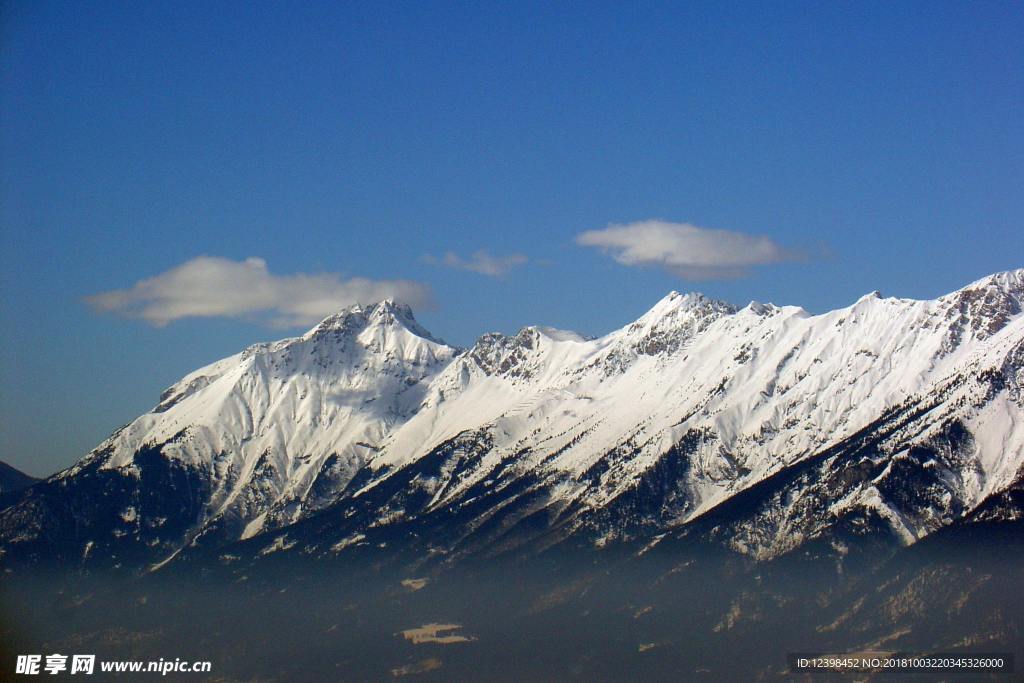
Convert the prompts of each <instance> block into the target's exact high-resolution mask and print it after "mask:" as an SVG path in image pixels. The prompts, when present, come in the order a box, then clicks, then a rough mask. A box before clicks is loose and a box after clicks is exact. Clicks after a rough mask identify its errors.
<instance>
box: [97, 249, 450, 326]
mask: <svg viewBox="0 0 1024 683" xmlns="http://www.w3.org/2000/svg"><path fill="white" fill-rule="evenodd" d="M386 298H394V299H398V300H400V301H403V302H405V303H407V304H409V305H410V306H423V305H429V304H430V303H431V297H430V290H429V289H428V288H427V286H426V285H423V284H421V283H418V282H411V281H408V280H368V279H365V278H349V279H342V278H341V277H340V276H339V275H338V274H337V273H317V274H313V275H308V274H305V273H296V274H294V275H274V274H272V273H271V272H269V271H268V270H267V262H266V261H264V260H263V259H261V258H255V257H254V258H247V259H245V260H244V261H232V260H231V259H227V258H220V257H216V256H199V257H197V258H194V259H191V260H189V261H186V262H185V263H182V264H181V265H179V266H175V267H174V268H171V269H170V270H168V271H166V272H163V273H160V274H159V275H156V276H154V277H151V278H148V279H145V280H140V281H139V282H136V283H135V285H134V286H133V287H131V288H130V289H115V290H112V291H109V292H102V293H100V294H96V295H94V296H90V297H87V298H86V303H88V304H89V305H90V306H91V307H92V308H93V309H95V310H97V311H101V312H106V313H114V314H116V315H120V316H124V317H127V318H141V319H142V320H145V321H146V322H148V323H150V324H152V325H156V326H158V327H162V326H164V325H166V324H167V323H169V322H171V321H174V320H178V319H180V318H189V317H207V318H210V317H224V318H249V319H257V320H261V321H264V322H267V323H269V324H271V325H274V326H276V327H298V326H304V325H312V324H313V323H316V322H318V321H320V320H322V319H323V318H325V317H327V316H328V315H330V314H331V313H335V312H337V311H338V310H339V309H341V308H344V307H345V306H349V305H351V304H354V303H364V304H365V303H373V302H376V301H380V300H382V299H386Z"/></svg>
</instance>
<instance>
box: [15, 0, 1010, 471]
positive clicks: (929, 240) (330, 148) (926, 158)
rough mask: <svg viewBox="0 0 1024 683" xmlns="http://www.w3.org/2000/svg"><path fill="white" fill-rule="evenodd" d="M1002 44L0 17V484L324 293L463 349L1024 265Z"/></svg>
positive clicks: (247, 13) (145, 12) (640, 13)
mask: <svg viewBox="0 0 1024 683" xmlns="http://www.w3.org/2000/svg"><path fill="white" fill-rule="evenodd" d="M1022 35H1024V8H1022V5H1021V4H1020V3H1011V2H1005V3H997V2H984V3H967V2H964V3H947V2H937V3H936V2H929V3H910V2H901V3H881V2H863V3H820V2H814V3H801V2H786V3H760V2H757V3H751V2H744V3H738V4H728V3H717V2H715V3H712V2H700V3H670V4H661V3H646V2H645V3H630V4H627V3H609V4H602V3H572V4H569V3H536V4H531V3H525V2H523V3H507V4H503V5H499V4H497V3H440V2H437V3H359V4H356V3H323V4H316V3H230V2H227V3H127V2H126V3H105V2H94V3H67V4H64V3H51V2H17V1H14V2H7V3H4V4H3V5H2V6H0V113H2V125H0V291H2V294H0V295H2V299H0V303H2V309H0V329H2V331H3V344H2V351H0V369H2V373H3V378H2V385H0V419H2V422H0V459H3V460H6V461H8V462H11V463H12V464H14V465H15V466H17V467H19V468H22V469H25V470H26V471H28V472H30V473H33V474H37V475H38V474H46V473H49V472H52V471H54V470H56V469H57V468H59V467H63V466H66V465H68V464H70V463H71V462H73V461H74V460H75V459H76V458H78V457H80V456H81V455H82V454H83V453H84V452H86V451H87V450H88V449H90V448H91V447H92V446H94V445H95V444H96V443H97V442H98V441H99V440H101V439H102V438H104V437H105V436H106V435H107V434H108V433H109V432H110V431H112V430H113V429H114V428H116V427H118V426H119V425H121V424H123V423H125V422H127V421H129V420H130V419H132V418H133V417H135V416H136V415H137V414H139V413H141V412H143V411H144V410H146V409H148V408H149V407H151V406H152V405H153V404H154V403H155V402H156V397H157V395H158V394H159V392H160V391H161V390H162V389H163V388H165V387H166V386H168V385H169V384H171V383H172V382H174V381H175V380H176V379H177V378H178V377H180V376H181V375H183V374H185V373H186V372H188V371H190V370H192V369H194V368H196V367H198V366H200V365H202V364H205V363H208V362H210V361H213V360H215V359H217V358H219V357H223V356H225V355H229V354H231V353H234V352H236V351H237V350H239V349H240V348H242V347H244V346H245V345H247V344H249V343H252V342H254V341H259V340H265V339H273V338H279V337H282V336H286V335H288V334H290V333H292V332H293V331H295V330H296V329H300V328H301V326H302V324H304V321H305V319H306V318H309V317H310V316H315V315H316V314H318V311H319V310H320V308H322V300H323V299H324V297H326V298H327V299H328V300H330V301H334V300H338V301H341V300H344V299H345V298H346V297H361V296H372V295H375V294H378V293H381V292H385V293H388V292H391V291H398V292H400V293H403V294H404V295H407V297H408V298H411V299H414V300H415V301H416V302H417V303H418V304H419V306H418V308H419V309H421V310H419V311H418V317H419V318H420V319H421V321H422V322H423V323H424V325H425V326H426V327H428V328H429V329H431V330H432V331H433V332H434V333H435V334H436V335H439V336H442V337H444V338H446V339H447V340H449V341H452V342H455V343H458V344H462V345H468V344H471V343H472V341H473V340H474V339H475V337H476V336H478V335H479V334H481V333H483V332H487V331H491V330H499V331H505V332H514V331H515V330H517V329H518V328H519V327H521V326H523V325H527V324H535V323H536V324H546V325H553V326H556V327H563V328H573V329H577V330H579V331H581V332H584V333H587V334H599V333H603V332H607V331H609V330H611V329H613V328H615V327H618V326H621V325H622V324H624V323H626V322H628V321H630V320H632V319H634V318H636V317H638V316H639V315H640V314H642V313H643V312H644V311H645V310H646V309H647V308H649V307H650V306H651V305H653V304H654V303H655V302H656V301H657V300H658V299H659V298H661V297H662V296H663V295H664V294H665V293H667V292H668V291H670V290H673V289H677V290H699V291H703V292H705V293H706V294H708V295H711V296H716V297H719V298H723V299H726V300H730V301H733V302H736V303H740V304H743V303H746V302H747V301H750V300H760V301H772V302H775V303H780V304H782V303H785V304H799V305H802V306H804V307H805V308H807V309H808V310H811V311H813V312H821V311H824V310H827V309H830V308H835V307H839V306H843V305H847V304H849V303H851V302H852V301H854V300H855V299H856V298H857V297H859V296H860V295H861V294H864V293H865V292H868V291H871V290H874V289H879V290H881V291H882V292H883V293H884V294H886V295H897V296H908V297H929V298H930V297H934V296H936V295H939V294H942V293H944V292H947V291H950V290H952V289H955V288H957V287H959V286H962V285H963V284H965V283H967V282H969V281H971V280H973V279H976V278H978V277H980V276H983V275H985V274H987V273H990V272H994V271H998V270H1005V269H1009V268H1015V267H1020V266H1024V239H1022V237H1021V235H1022V231H1021V225H1022V218H1024V203H1022V197H1024V116H1022V112H1024V49H1022V48H1024V46H1022V41H1021V38H1020V36H1022ZM658 221H660V222H658ZM610 226H618V227H610ZM584 236H586V237H584ZM474 254H476V255H477V256H474ZM201 257H208V258H205V259H203V258H201ZM197 259H198V260H197ZM246 259H250V260H249V261H246ZM688 259H689V260H688ZM353 278H361V279H359V280H355V281H353ZM140 281H144V282H147V284H144V285H142V286H140V287H136V283H139V282H140ZM183 282H184V283H186V284H189V285H190V286H188V287H184V288H183V287H182V283H183ZM224 283H228V284H227V285H224ZM231 283H245V284H244V286H243V285H237V289H238V291H228V292H225V287H226V289H227V290H230V289H231V287H232V284H231ZM204 287H205V288H206V289H205V290H203V288H204ZM196 290H203V291H196ZM253 292H260V294H258V295H257V294H253ZM229 295H230V296H229ZM90 297H92V298H90ZM224 297H228V300H224ZM317 297H320V299H317ZM331 297H334V298H333V299H332V298H331ZM317 301H321V303H320V304H317V303H316V302H317ZM196 312H205V313H206V315H205V316H204V317H197V316H195V315H192V314H194V313H196ZM183 316H184V317H183Z"/></svg>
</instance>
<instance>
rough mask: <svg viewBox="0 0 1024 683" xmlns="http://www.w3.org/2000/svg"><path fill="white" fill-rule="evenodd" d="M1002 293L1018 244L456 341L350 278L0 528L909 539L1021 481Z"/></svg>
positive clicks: (103, 447) (101, 541)
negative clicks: (943, 284)
mask: <svg viewBox="0 0 1024 683" xmlns="http://www.w3.org/2000/svg"><path fill="white" fill-rule="evenodd" d="M1022 302H1024V270H1017V271H1011V272H1006V273H1000V274H997V275H993V276H990V277H988V278H984V279H982V280H979V281H977V282H975V283H972V284H971V285H968V286H967V287H965V288H963V289H961V290H958V291H956V292H953V293H952V294H949V295H946V296H943V297H940V298H939V299H936V300H930V301H916V300H909V299H894V298H883V297H882V296H881V295H879V294H878V293H877V292H876V293H872V294H869V295H867V296H865V297H862V298H861V299H860V300H858V301H857V302H856V303H854V304H853V305H852V306H849V307H847V308H843V309H839V310H836V311H832V312H830V313H826V314H823V315H810V314H809V313H807V312H806V311H804V310H803V309H801V308H797V307H792V306H785V307H778V306H774V305H771V304H759V303H751V304H749V305H747V306H745V307H743V308H736V307H734V306H731V305H729V304H726V303H722V302H718V301H713V300H710V299H707V298H706V297H704V296H702V295H700V294H688V295H680V294H678V293H675V292H673V293H671V294H669V295H668V296H666V297H665V298H664V299H662V300H661V301H660V302H658V303H657V304H656V305H655V306H654V307H653V308H652V309H651V310H650V311H648V312H647V313H646V314H644V315H643V316H642V317H641V318H640V319H638V320H637V321H636V322H634V323H632V324H630V325H627V326H626V327H623V328H622V329H619V330H616V331H614V332H612V333H610V334H608V335H605V336H603V337H600V338H597V339H585V338H583V337H581V336H579V335H577V334H575V333H572V332H565V331H560V330H555V329H551V328H544V327H527V328H524V329H523V330H521V331H520V332H519V333H518V334H516V335H512V336H508V335H502V334H488V335H485V336H483V337H481V338H480V339H479V340H478V341H477V343H476V344H475V345H474V346H473V347H472V348H471V349H468V350H461V349H457V348H454V347H451V346H448V345H445V344H444V343H443V342H441V341H439V340H437V339H435V338H434V337H432V336H431V335H430V334H429V333H428V332H427V331H426V330H424V329H423V328H422V327H420V325H419V324H418V323H417V322H416V321H415V319H414V317H413V314H412V312H411V311H410V310H409V309H408V308H407V307H405V306H402V305H399V304H395V303H394V302H390V301H385V302H382V303H380V304H376V305H373V306H368V307H361V306H356V307H353V308H351V309H348V310H346V311H342V312H340V313H339V314H337V315H335V316H332V317H330V318H328V319H326V320H324V321H323V322H322V323H320V324H319V325H317V326H316V327H314V328H313V329H312V330H310V331H309V332H307V333H306V334H304V335H303V336H301V337H297V338H293V339H286V340H283V341H280V342H275V343H271V344H261V345H257V346H253V347H250V348H249V349H246V350H245V351H243V352H242V353H240V354H237V355H235V356H231V357H230V358H226V359H224V360H221V361H218V362H216V363H214V364H212V365H209V366H207V367H205V368H202V369H200V370H197V371H196V372H193V373H191V374H190V375H188V376H186V377H185V378H183V379H182V380H181V381H180V382H178V383H177V384H175V385H174V386H172V387H171V388H169V389H168V390H167V391H166V392H164V394H163V395H162V396H161V398H160V402H159V404H158V405H157V406H156V407H155V408H154V409H153V410H152V411H150V412H149V413H146V414H145V415H142V416H141V417H139V418H138V419H136V420H135V421H134V422H132V423H131V424H129V425H127V426H125V427H123V428H122V429H120V430H118V431H117V432H115V433H114V434H113V435H112V436H111V437H110V438H109V439H108V440H107V441H105V442H104V443H102V444H100V445H99V446H98V447H97V448H96V449H95V450H94V451H93V452H92V453H90V454H89V455H88V456H86V457H85V458H84V459H83V460H81V461H80V462H79V463H78V464H76V465H75V466H73V467H71V468H70V469H68V470H66V471H64V472H61V473H59V474H57V475H55V476H54V477H51V478H50V479H49V480H47V481H46V482H44V483H42V484H40V485H37V486H36V487H34V488H33V489H32V490H31V491H29V492H28V493H27V494H26V495H25V497H24V498H23V499H22V500H21V501H20V502H19V503H18V504H16V505H14V506H12V507H11V508H8V509H7V510H5V511H4V512H2V513H0V544H2V546H0V547H2V548H3V551H4V553H5V555H4V557H5V560H6V561H11V562H14V561H19V560H24V561H35V560H45V559H56V560H59V561H64V562H73V563H80V562H84V563H92V562H95V563H100V564H108V565H109V564H123V565H125V566H132V567H141V566H151V567H153V566H161V565H162V564H164V563H166V562H168V561H169V560H172V559H174V558H177V557H184V556H193V555H199V554H202V553H204V552H207V551H211V552H213V553H214V555H215V556H216V555H218V554H219V555H220V556H222V557H236V556H241V555H245V554H246V553H249V554H251V555H252V556H253V557H263V556H266V555H268V554H271V553H275V552H281V551H291V552H301V553H303V554H306V555H313V556H328V557H333V556H338V555H341V554H345V553H352V552H357V550H356V549H358V548H368V547H374V548H381V547H389V548H391V549H394V552H400V549H401V548H406V549H407V550H408V552H409V553H410V554H412V555H415V556H417V557H422V556H434V555H437V556H443V557H445V558H446V559H447V560H448V561H454V560H457V559H458V558H460V557H468V556H473V555H478V554H481V553H482V554H496V553H502V552H523V553H533V552H539V551H541V550H543V549H544V548H548V547H551V546H552V545H556V544H560V543H574V544H580V545H584V546H586V547H597V548H602V547H608V546H609V544H611V545H614V544H616V543H621V542H635V541H638V540H640V541H643V542H645V543H658V542H671V541H672V539H674V538H680V537H682V536H686V535H687V534H691V535H692V534H695V533H699V534H701V535H702V537H704V538H707V539H717V541H719V542H721V543H723V544H725V545H727V546H728V547H730V548H732V549H733V550H736V551H738V552H741V553H745V554H747V555H750V556H752V557H754V558H758V559H765V558H771V557H777V556H779V555H782V554H785V553H787V552H789V551H791V550H793V549H795V548H797V547H802V546H805V545H808V544H810V545H814V544H816V543H817V544H822V543H825V544H826V545H828V547H831V548H833V549H835V550H836V551H837V552H846V547H847V545H848V544H849V543H850V540H851V538H855V537H858V536H862V535H865V534H869V535H870V534H874V535H878V534H881V535H883V536H885V537H887V538H890V539H891V540H892V542H893V543H896V544H903V545H905V544H910V543H913V542H914V541H916V540H918V539H920V538H922V537H924V536H926V535H928V534H930V533H932V532H933V531H935V530H937V529H940V528H942V527H944V526H947V525H949V524H951V523H953V522H955V521H957V520H960V519H962V518H964V517H965V516H967V515H969V514H970V513H971V512H972V511H973V510H975V509H977V508H979V506H981V505H982V504H983V503H984V502H985V501H987V500H991V499H992V498H993V497H994V496H999V495H1001V494H1003V493H1004V492H1005V491H1007V490H1008V489H1010V488H1011V487H1013V486H1018V487H1019V485H1020V483H1021V479H1022V472H1024V470H1022V463H1024V394H1022V385H1024V315H1022ZM397 539H403V540H401V542H397ZM808 547H810V546H808ZM412 549H416V550H415V552H413V550H412Z"/></svg>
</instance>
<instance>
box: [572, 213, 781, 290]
mask: <svg viewBox="0 0 1024 683" xmlns="http://www.w3.org/2000/svg"><path fill="white" fill-rule="evenodd" d="M576 243H577V244H580V245H582V246H585V247H597V248H599V249H602V250H603V251H605V252H607V253H610V254H611V255H612V258H614V259H615V260H616V261H618V262H619V263H621V264H623V265H626V266H657V267H660V268H664V269H665V270H667V271H669V272H671V273H674V274H676V275H678V276H680V277H683V278H686V279H688V280H720V279H730V278H736V277H742V276H744V275H746V274H747V273H748V271H749V269H750V267H751V266H756V265H762V264H766V263H779V262H782V261H793V260H797V259H800V258H801V256H800V254H798V253H796V252H793V251H789V250H787V249H784V248H782V247H780V246H779V245H778V244H776V243H775V242H773V241H772V240H771V239H770V238H769V237H766V236H764V235H748V234H746V233H742V232H735V231H732V230H714V229H710V228H700V227H697V226H696V225H690V224H689V223H670V222H668V221H662V220H648V221H637V222H635V223H628V224H625V225H610V226H608V227H607V228H605V229H604V230H588V231H586V232H583V233H580V234H579V235H577V236H576Z"/></svg>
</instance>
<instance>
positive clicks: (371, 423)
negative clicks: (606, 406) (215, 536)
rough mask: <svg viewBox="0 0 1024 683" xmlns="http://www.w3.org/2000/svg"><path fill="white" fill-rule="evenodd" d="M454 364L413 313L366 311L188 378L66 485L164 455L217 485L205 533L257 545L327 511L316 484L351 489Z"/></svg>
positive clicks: (345, 314)
mask: <svg viewBox="0 0 1024 683" xmlns="http://www.w3.org/2000/svg"><path fill="white" fill-rule="evenodd" d="M456 353H457V349H455V348H453V347H450V346H447V345H445V344H444V343H443V342H441V341H439V340H437V339H434V338H433V337H432V336H430V334H429V333H428V332H426V330H424V329H423V328H422V327H420V326H419V324H418V323H417V322H416V320H415V319H414V317H413V315H412V312H411V311H410V310H409V308H408V307H407V306H404V305H401V304H396V303H394V302H392V301H385V302H382V303H380V304H377V305H373V306H368V307H362V306H358V305H357V306H354V307H352V308H350V309H347V310H345V311H342V312H340V313H338V314H337V315H334V316H331V317H329V318H327V319H325V320H324V321H323V322H321V323H320V324H319V325H317V326H316V327H314V328H313V329H311V330H310V331H309V332H307V333H306V334H304V335H302V336H301V337H296V338H292V339H285V340H282V341H279V342H273V343H268V344H257V345H254V346H251V347H249V348H248V349H246V350H245V351H243V352H242V353H240V354H236V355H234V356H231V357H229V358H225V359H223V360H220V361H217V362H216V363H213V364H211V365H209V366H206V367H204V368H201V369H199V370H197V371H195V372H193V373H191V374H189V375H187V376H186V377H184V378H183V379H182V380H181V381H179V382H178V383H177V384H175V385H174V386H172V387H170V388H169V389H168V390H167V391H165V392H164V393H163V395H162V396H161V400H160V403H159V404H158V405H157V406H156V407H155V408H154V409H153V410H152V411H151V412H149V413H147V414H145V415H143V416H141V417H139V418H138V419H136V420H135V421H134V422H132V423H130V424H129V425H127V426H125V427H124V428H122V429H120V430H119V431H118V432H116V433H115V434H114V435H113V436H111V437H110V439H108V440H107V441H105V442H104V443H102V444H100V446H99V447H98V448H97V449H96V450H95V451H94V452H93V454H92V455H91V456H89V457H87V458H86V459H85V460H83V461H82V462H81V463H79V464H78V465H76V466H75V467H72V468H71V469H69V470H67V471H66V472H64V473H62V474H61V475H59V476H60V477H62V478H74V477H75V476H76V474H77V473H78V472H79V471H81V470H82V468H84V467H87V466H89V465H93V464H98V465H99V467H100V468H101V469H109V470H118V471H121V472H128V473H131V472H132V471H133V467H134V465H133V460H134V458H135V456H136V454H137V453H138V452H139V451H140V449H143V448H144V447H146V446H147V445H149V446H154V445H159V446H161V449H160V452H161V454H162V455H163V456H164V457H166V458H169V459H173V460H176V461H179V462H180V463H182V464H183V465H186V466H189V467H192V468H196V469H199V470H202V471H203V472H204V476H205V477H207V478H208V480H209V482H210V488H211V492H210V499H209V501H208V503H207V511H206V513H205V514H204V519H202V520H200V523H199V524H198V525H197V529H196V530H197V531H202V530H203V529H204V527H205V526H208V525H210V524H213V523H217V522H221V521H223V522H226V526H227V529H228V530H229V533H230V534H231V535H237V534H241V536H242V537H245V536H249V535H252V534H255V533H257V532H258V531H259V530H260V528H261V527H262V526H263V524H265V523H269V521H271V520H272V521H273V523H274V524H281V523H285V522H287V521H290V520H291V519H292V518H293V517H295V516H297V515H298V514H300V513H301V512H302V511H307V512H308V511H309V510H310V509H311V508H315V507H316V506H317V505H318V504H320V501H319V500H318V498H317V496H316V495H315V493H316V492H315V491H314V492H313V495H311V489H313V488H314V484H315V482H316V481H317V479H318V478H325V479H327V478H329V479H330V481H331V484H332V488H334V487H337V488H343V487H344V486H345V485H346V484H347V483H348V480H349V479H351V477H352V476H354V474H355V473H356V472H357V471H358V470H359V469H360V468H361V467H362V466H363V464H364V463H365V462H366V461H367V459H369V458H372V456H373V453H374V451H375V449H376V448H377V444H378V443H379V442H380V441H381V440H382V438H383V437H384V436H385V435H386V434H387V433H388V432H389V431H390V430H391V429H393V428H394V426H395V425H398V424H401V423H402V422H403V421H404V420H405V419H407V418H408V417H409V415H411V414H412V413H413V412H414V411H415V410H416V409H417V407H418V405H419V403H420V397H421V395H422V394H423V392H424V391H425V389H426V386H427V384H428V383H429V380H430V379H431V377H432V376H433V375H434V374H436V373H437V372H438V371H440V370H441V369H443V368H444V367H445V365H446V364H447V363H448V362H449V361H450V360H451V358H452V357H453V356H454V355H455V354H456Z"/></svg>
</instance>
